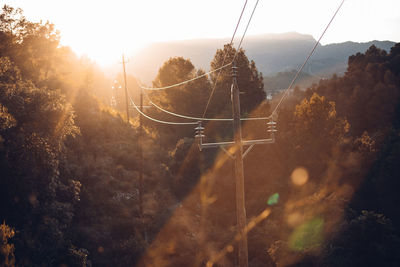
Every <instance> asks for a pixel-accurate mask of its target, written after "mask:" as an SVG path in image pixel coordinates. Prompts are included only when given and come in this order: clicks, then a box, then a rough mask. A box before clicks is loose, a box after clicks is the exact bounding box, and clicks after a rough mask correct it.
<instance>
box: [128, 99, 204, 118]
mask: <svg viewBox="0 0 400 267" xmlns="http://www.w3.org/2000/svg"><path fill="white" fill-rule="evenodd" d="M129 99H130V101H131V103H132V105H133V107H134V108H135V109H136V110H137V112H139V113H140V114H142V115H143V117H145V118H147V119H149V120H152V121H154V122H158V123H162V124H169V125H195V124H198V122H173V121H163V120H158V119H155V118H153V117H150V116H149V115H147V114H145V113H144V112H142V111H141V110H140V108H139V107H138V106H137V105H136V103H135V102H134V101H133V100H132V97H131V96H129Z"/></svg>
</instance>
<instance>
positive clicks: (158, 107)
mask: <svg viewBox="0 0 400 267" xmlns="http://www.w3.org/2000/svg"><path fill="white" fill-rule="evenodd" d="M144 94H145V96H146V98H147V100H148V101H149V103H150V104H151V105H153V106H154V107H155V108H157V109H159V110H161V111H162V112H165V113H167V114H170V115H172V116H176V117H180V118H183V119H188V120H196V121H233V119H231V118H200V117H192V116H186V115H182V114H178V113H174V112H172V111H169V110H166V109H163V108H162V107H160V106H159V105H157V104H156V103H154V102H153V101H151V99H150V97H149V96H148V94H147V93H146V92H145V93H144ZM270 118H271V116H269V117H260V118H241V119H240V120H241V121H254V120H268V119H270Z"/></svg>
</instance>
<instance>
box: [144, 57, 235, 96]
mask: <svg viewBox="0 0 400 267" xmlns="http://www.w3.org/2000/svg"><path fill="white" fill-rule="evenodd" d="M231 64H232V62H230V63H228V64H225V65H223V66H222V67H219V68H218V69H215V70H212V71H209V72H206V73H203V74H202V75H199V76H196V77H194V78H192V79H189V80H186V81H183V82H180V83H176V84H172V85H168V86H163V87H145V86H141V85H139V87H140V88H142V89H144V90H150V91H152V90H153V91H158V90H165V89H169V88H173V87H177V86H180V85H184V84H187V83H190V82H192V81H195V80H197V79H200V78H202V77H204V76H207V75H209V74H211V73H213V72H216V71H219V70H221V69H223V68H226V67H228V66H229V65H231Z"/></svg>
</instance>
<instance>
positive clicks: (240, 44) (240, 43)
mask: <svg viewBox="0 0 400 267" xmlns="http://www.w3.org/2000/svg"><path fill="white" fill-rule="evenodd" d="M258 2H259V0H257V2H256V4H255V5H254V8H253V12H251V16H250V18H249V21H248V22H247V25H246V29H245V30H244V33H243V35H242V39H240V42H239V46H238V48H237V49H236V54H235V56H234V57H233V60H232V62H233V61H235V59H236V57H237V55H238V54H239V50H240V48H241V46H242V42H243V39H244V37H245V36H246V33H247V29H248V28H249V25H250V22H251V20H252V18H253V15H254V12H255V11H256V8H257V5H258Z"/></svg>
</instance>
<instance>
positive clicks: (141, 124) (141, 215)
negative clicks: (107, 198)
mask: <svg viewBox="0 0 400 267" xmlns="http://www.w3.org/2000/svg"><path fill="white" fill-rule="evenodd" d="M140 111H141V112H143V89H140ZM138 145H139V212H140V217H141V221H142V226H143V234H144V241H145V242H146V243H147V230H146V225H145V223H144V214H143V115H142V114H139V138H138Z"/></svg>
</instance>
